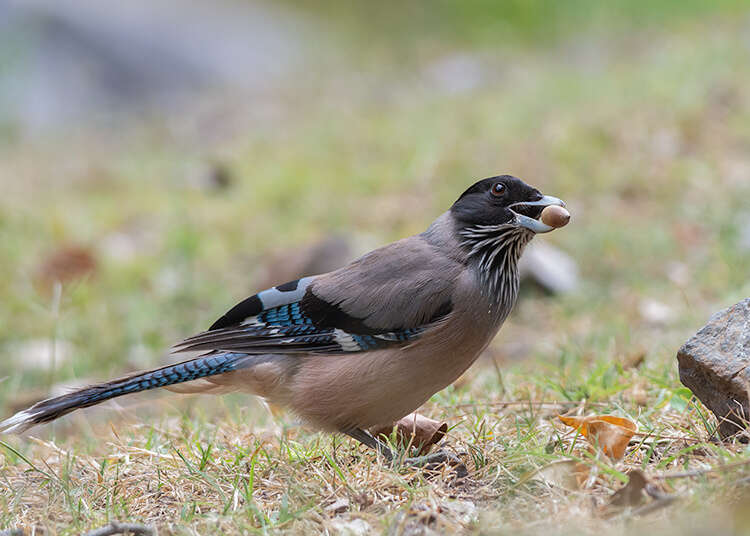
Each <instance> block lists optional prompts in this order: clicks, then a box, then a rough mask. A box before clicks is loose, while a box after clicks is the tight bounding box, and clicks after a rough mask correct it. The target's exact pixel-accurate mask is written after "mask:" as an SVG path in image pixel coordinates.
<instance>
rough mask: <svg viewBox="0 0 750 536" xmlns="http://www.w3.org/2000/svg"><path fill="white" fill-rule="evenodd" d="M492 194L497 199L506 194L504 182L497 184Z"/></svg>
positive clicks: (493, 187)
mask: <svg viewBox="0 0 750 536" xmlns="http://www.w3.org/2000/svg"><path fill="white" fill-rule="evenodd" d="M491 192H492V195H494V196H495V197H500V196H502V195H503V194H504V193H505V185H504V184H503V183H502V182H496V183H495V184H494V185H493V186H492V190H491Z"/></svg>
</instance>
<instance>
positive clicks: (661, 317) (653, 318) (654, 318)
mask: <svg viewBox="0 0 750 536" xmlns="http://www.w3.org/2000/svg"><path fill="white" fill-rule="evenodd" d="M638 312H639V313H640V315H641V318H643V320H645V321H646V322H648V323H649V324H651V325H654V326H666V325H668V324H670V323H672V322H673V321H674V319H675V318H676V316H677V315H676V313H675V311H674V309H672V308H671V307H670V306H669V305H667V304H666V303H662V302H660V301H657V300H652V299H651V298H646V299H643V300H641V302H640V303H639V304H638Z"/></svg>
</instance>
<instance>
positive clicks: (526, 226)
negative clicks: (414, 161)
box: [450, 175, 565, 314]
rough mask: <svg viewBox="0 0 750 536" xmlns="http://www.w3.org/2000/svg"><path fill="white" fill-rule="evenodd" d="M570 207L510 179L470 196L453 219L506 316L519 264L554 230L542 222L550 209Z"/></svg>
mask: <svg viewBox="0 0 750 536" xmlns="http://www.w3.org/2000/svg"><path fill="white" fill-rule="evenodd" d="M553 205H556V206H558V207H564V206H565V203H563V202H562V201H560V200H559V199H557V198H556V197H550V196H546V195H542V193H541V192H540V191H539V190H537V189H536V188H533V187H531V186H529V185H528V184H526V183H525V182H523V181H522V180H521V179H517V178H516V177H511V176H510V175H501V176H498V177H491V178H489V179H484V180H481V181H479V182H477V183H476V184H474V185H473V186H472V187H471V188H469V189H468V190H466V191H465V192H464V193H463V195H461V197H459V198H458V200H457V201H456V202H455V203H454V204H453V206H452V207H451V210H450V213H451V216H452V218H453V221H454V225H455V229H456V231H457V233H458V236H459V240H460V242H461V245H462V246H463V247H464V248H465V250H466V252H467V254H468V258H469V259H470V260H471V261H472V262H473V264H474V266H476V268H477V270H478V272H479V274H480V277H481V280H482V281H483V284H484V285H483V288H484V289H485V292H486V294H487V295H488V296H492V297H493V299H494V300H495V301H496V302H497V303H498V304H500V307H499V309H498V310H499V311H504V312H505V313H506V314H507V313H508V312H509V311H510V308H511V307H512V306H513V303H514V302H515V299H516V296H517V295H518V259H519V258H520V257H521V253H522V252H523V249H524V246H525V245H526V244H527V243H528V242H529V240H531V239H532V238H533V237H534V235H536V234H538V233H548V232H550V231H552V230H553V229H555V227H552V226H551V225H547V224H545V223H544V222H542V221H540V217H541V216H542V211H543V210H544V209H545V207H549V206H553Z"/></svg>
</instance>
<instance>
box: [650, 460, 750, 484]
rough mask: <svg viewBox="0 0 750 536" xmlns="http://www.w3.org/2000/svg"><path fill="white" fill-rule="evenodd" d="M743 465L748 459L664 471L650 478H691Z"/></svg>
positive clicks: (748, 462)
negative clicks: (703, 466) (673, 471)
mask: <svg viewBox="0 0 750 536" xmlns="http://www.w3.org/2000/svg"><path fill="white" fill-rule="evenodd" d="M743 465H750V460H740V461H738V462H734V463H728V464H726V465H720V466H718V467H709V468H707V469H693V470H692V471H684V472H682V473H664V474H662V475H654V476H652V477H651V478H654V479H658V480H670V479H673V478H692V477H694V476H703V475H705V474H708V473H716V472H719V471H725V470H727V469H735V468H737V467H742V466H743Z"/></svg>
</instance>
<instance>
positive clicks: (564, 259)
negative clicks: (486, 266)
mask: <svg viewBox="0 0 750 536" xmlns="http://www.w3.org/2000/svg"><path fill="white" fill-rule="evenodd" d="M518 270H519V273H520V275H521V281H524V280H528V281H533V282H534V283H536V284H537V285H539V286H540V287H542V288H543V289H544V290H546V291H547V292H550V293H552V294H566V293H569V292H573V291H575V290H576V289H577V288H578V286H579V284H580V280H579V275H578V264H577V263H576V261H575V260H574V259H573V258H572V257H571V256H570V255H568V254H567V253H565V252H563V251H561V250H560V249H558V248H556V247H555V246H551V245H549V244H547V243H546V242H532V243H531V244H529V245H528V246H527V247H526V251H525V252H524V254H523V256H522V257H521V260H520V262H519V263H518Z"/></svg>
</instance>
